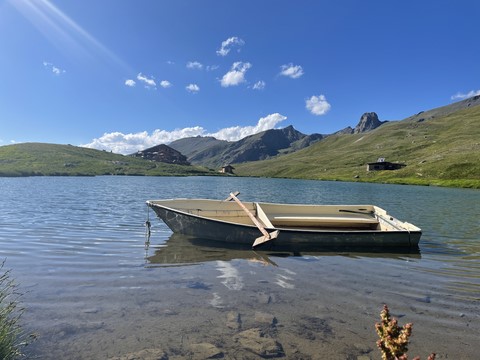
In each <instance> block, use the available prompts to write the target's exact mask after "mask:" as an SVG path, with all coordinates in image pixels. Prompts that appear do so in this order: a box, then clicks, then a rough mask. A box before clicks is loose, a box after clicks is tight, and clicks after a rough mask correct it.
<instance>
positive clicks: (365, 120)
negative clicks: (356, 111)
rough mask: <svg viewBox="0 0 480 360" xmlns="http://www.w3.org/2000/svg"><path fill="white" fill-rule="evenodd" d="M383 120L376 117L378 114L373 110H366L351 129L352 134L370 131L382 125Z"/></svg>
mask: <svg viewBox="0 0 480 360" xmlns="http://www.w3.org/2000/svg"><path fill="white" fill-rule="evenodd" d="M383 123H384V121H380V120H379V119H378V115H377V113H375V112H367V113H364V114H363V115H362V117H361V118H360V121H359V123H358V124H357V126H355V129H353V133H354V134H358V133H363V132H366V131H370V130H373V129H376V128H377V127H379V126H380V125H382V124H383Z"/></svg>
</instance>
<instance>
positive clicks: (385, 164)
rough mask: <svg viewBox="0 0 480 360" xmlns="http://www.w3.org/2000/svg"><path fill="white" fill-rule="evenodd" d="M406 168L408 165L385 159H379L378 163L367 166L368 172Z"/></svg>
mask: <svg viewBox="0 0 480 360" xmlns="http://www.w3.org/2000/svg"><path fill="white" fill-rule="evenodd" d="M405 166H407V165H405V164H401V163H392V162H389V161H385V158H378V160H377V161H376V162H372V163H368V164H367V171H381V170H399V169H401V168H404V167H405Z"/></svg>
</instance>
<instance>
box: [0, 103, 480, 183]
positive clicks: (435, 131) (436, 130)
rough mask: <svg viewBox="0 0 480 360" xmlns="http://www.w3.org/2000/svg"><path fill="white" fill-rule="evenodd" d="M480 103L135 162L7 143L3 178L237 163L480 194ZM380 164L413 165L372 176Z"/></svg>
mask: <svg viewBox="0 0 480 360" xmlns="http://www.w3.org/2000/svg"><path fill="white" fill-rule="evenodd" d="M479 105H480V96H474V97H471V98H469V99H466V100H463V101H459V102H456V103H453V104H450V105H447V106H442V107H439V108H435V109H431V110H426V111H420V112H418V113H417V114H414V115H412V116H410V117H408V118H406V119H404V120H400V121H380V120H379V119H378V116H377V115H376V114H375V113H373V112H370V113H365V114H364V115H362V117H361V118H360V121H359V122H358V124H357V126H356V127H355V128H352V127H348V128H345V129H343V130H340V131H337V132H336V133H334V134H329V135H322V134H312V135H305V134H302V133H301V132H299V131H297V130H295V129H294V128H293V127H292V126H287V127H286V128H283V129H272V130H267V131H263V132H261V133H258V134H255V135H251V136H247V137H245V138H243V139H241V140H239V141H234V142H228V141H224V140H218V139H215V138H212V137H193V138H187V139H181V140H177V141H175V142H173V143H171V144H170V146H167V145H164V144H159V145H156V146H154V147H152V148H150V149H146V150H143V151H140V152H137V153H135V154H132V155H131V156H124V155H120V154H113V153H111V152H107V151H100V150H94V149H87V148H82V147H77V146H72V145H59V144H45V143H19V144H13V145H4V146H0V176H44V175H49V176H52V175H53V176H58V175H62V176H79V175H83V176H85V175H91V176H95V175H152V176H158V175H163V176H173V175H175V176H185V175H187V176H188V175H219V173H218V170H219V168H220V166H223V165H225V164H235V173H236V174H237V175H239V176H264V177H284V178H304V179H321V180H344V181H369V182H386V183H408V184H422V185H440V186H455V187H472V188H480V162H479V161H478V159H480V141H479V139H480V127H479V126H478V125H479V124H480V106H479ZM378 158H384V159H387V160H388V161H389V162H395V163H402V164H405V165H406V166H404V167H401V169H399V170H395V171H367V168H366V165H367V164H368V163H371V162H375V161H377V159H378ZM188 163H191V165H188ZM199 164H201V165H203V166H200V165H199ZM207 167H210V169H208V168H207Z"/></svg>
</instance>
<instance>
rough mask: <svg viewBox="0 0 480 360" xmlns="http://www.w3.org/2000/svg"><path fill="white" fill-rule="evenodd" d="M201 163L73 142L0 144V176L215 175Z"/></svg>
mask: <svg viewBox="0 0 480 360" xmlns="http://www.w3.org/2000/svg"><path fill="white" fill-rule="evenodd" d="M214 174H215V172H212V171H209V170H207V169H205V168H203V167H200V166H183V165H173V164H165V163H159V162H153V161H148V160H143V159H139V158H134V157H131V156H123V155H119V154H113V153H110V152H106V151H100V150H94V149H87V148H82V147H77V146H72V145H57V144H43V143H23V144H15V145H7V146H0V176H96V175H155V176H190V175H214Z"/></svg>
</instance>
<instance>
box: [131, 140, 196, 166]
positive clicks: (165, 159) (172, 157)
mask: <svg viewBox="0 0 480 360" xmlns="http://www.w3.org/2000/svg"><path fill="white" fill-rule="evenodd" d="M131 156H134V157H139V158H142V159H145V160H151V161H156V162H162V163H166V164H177V165H190V163H189V162H188V161H187V157H186V156H185V155H183V154H182V153H180V152H179V151H177V150H175V149H172V148H171V147H170V146H167V145H164V144H160V145H157V146H154V147H151V148H148V149H145V150H143V151H138V152H136V153H135V154H132V155H131Z"/></svg>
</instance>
